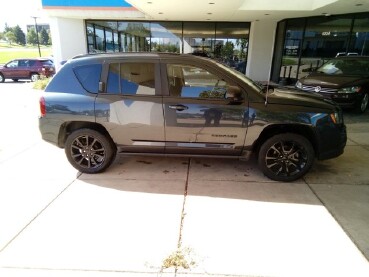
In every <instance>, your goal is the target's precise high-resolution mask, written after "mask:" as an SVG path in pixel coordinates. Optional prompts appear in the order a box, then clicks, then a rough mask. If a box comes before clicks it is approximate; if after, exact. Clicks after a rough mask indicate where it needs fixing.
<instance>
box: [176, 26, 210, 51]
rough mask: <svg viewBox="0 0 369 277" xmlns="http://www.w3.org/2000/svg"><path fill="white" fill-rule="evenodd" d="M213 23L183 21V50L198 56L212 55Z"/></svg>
mask: <svg viewBox="0 0 369 277" xmlns="http://www.w3.org/2000/svg"><path fill="white" fill-rule="evenodd" d="M214 43H215V23H206V22H184V23H183V44H184V45H183V52H184V53H193V54H194V55H199V56H208V57H213V56H214Z"/></svg>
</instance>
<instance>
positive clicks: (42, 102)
mask: <svg viewBox="0 0 369 277" xmlns="http://www.w3.org/2000/svg"><path fill="white" fill-rule="evenodd" d="M40 112H41V117H43V116H45V115H46V103H45V98H44V97H42V96H41V97H40Z"/></svg>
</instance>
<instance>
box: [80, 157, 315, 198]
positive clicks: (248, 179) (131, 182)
mask: <svg viewBox="0 0 369 277" xmlns="http://www.w3.org/2000/svg"><path fill="white" fill-rule="evenodd" d="M78 179H79V180H80V181H83V182H85V183H88V184H91V185H96V186H99V187H103V188H107V189H116V190H119V191H127V192H141V193H151V194H180V195H186V196H188V195H190V196H201V197H212V198H228V199H239V200H252V201H261V202H276V203H298V204H309V205H321V203H320V202H319V201H318V200H317V198H316V197H315V196H314V194H313V193H312V191H311V190H310V188H309V187H308V185H307V184H306V183H305V182H304V180H303V179H300V180H298V181H295V182H290V183H283V182H275V181H272V180H270V179H268V178H267V177H265V176H264V175H263V174H262V173H261V171H260V170H259V169H258V167H257V162H256V159H255V158H252V159H251V160H250V161H248V162H245V161H239V160H229V159H206V158H162V157H141V156H140V157H118V158H117V159H116V161H115V163H114V164H113V165H112V166H111V167H110V168H109V169H108V170H107V171H106V172H104V173H100V174H94V175H88V174H81V176H80V177H79V178H78Z"/></svg>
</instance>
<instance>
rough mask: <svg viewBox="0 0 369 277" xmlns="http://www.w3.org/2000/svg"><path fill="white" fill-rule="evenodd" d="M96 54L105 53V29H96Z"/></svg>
mask: <svg viewBox="0 0 369 277" xmlns="http://www.w3.org/2000/svg"><path fill="white" fill-rule="evenodd" d="M95 40H96V48H95V49H94V50H95V51H96V52H105V34H104V28H103V27H97V26H96V27H95Z"/></svg>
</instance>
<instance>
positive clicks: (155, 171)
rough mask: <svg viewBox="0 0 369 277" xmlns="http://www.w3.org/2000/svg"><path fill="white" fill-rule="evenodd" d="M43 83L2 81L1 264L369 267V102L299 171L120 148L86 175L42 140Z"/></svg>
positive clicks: (113, 271)
mask: <svg viewBox="0 0 369 277" xmlns="http://www.w3.org/2000/svg"><path fill="white" fill-rule="evenodd" d="M39 95H40V92H39V91H35V90H32V89H31V84H29V83H11V82H9V83H8V82H7V83H4V84H0V97H1V99H2V101H0V117H1V125H2V131H1V136H0V172H1V174H0V276H7V277H8V276H22V277H23V276H26V277H28V276H32V277H33V276H37V277H43V276H68V277H69V276H78V277H79V276H83V277H84V276H99V277H100V276H104V277H105V276H108V277H109V276H182V275H183V276H309V277H310V276H325V277H326V276H335V277H336V276H345V277H346V276H355V277H356V276H369V263H368V259H369V220H368V218H369V201H368V199H369V139H368V138H369V111H367V112H366V114H364V115H360V116H357V115H352V114H349V113H347V114H346V115H345V120H346V123H347V127H348V137H349V140H348V145H347V147H346V149H345V153H344V154H343V155H342V156H340V157H338V158H336V159H333V160H328V161H321V162H316V163H315V165H314V167H313V169H312V171H311V172H310V173H309V174H308V175H307V176H306V177H305V178H304V179H301V180H299V181H297V182H293V183H278V182H273V181H270V180H269V179H267V178H266V177H264V176H263V175H262V174H261V173H260V172H259V170H258V168H257V166H256V163H255V161H254V160H252V161H250V162H240V161H236V160H218V159H187V158H183V159H181V158H156V157H129V158H127V157H119V158H117V160H116V161H115V163H114V164H113V166H112V167H111V168H109V170H108V171H107V172H105V173H103V174H98V175H86V174H80V173H79V172H77V171H76V170H75V169H74V168H72V167H71V166H70V165H69V163H68V162H67V159H66V158H65V155H64V152H63V150H61V149H57V148H56V147H54V146H52V145H49V144H48V143H46V142H43V141H42V140H41V138H40V135H39V132H38V126H37V124H38V122H37V115H38V97H39ZM176 264H177V265H180V267H179V268H178V270H176V269H175V265H176ZM183 267H188V268H187V269H183Z"/></svg>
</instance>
